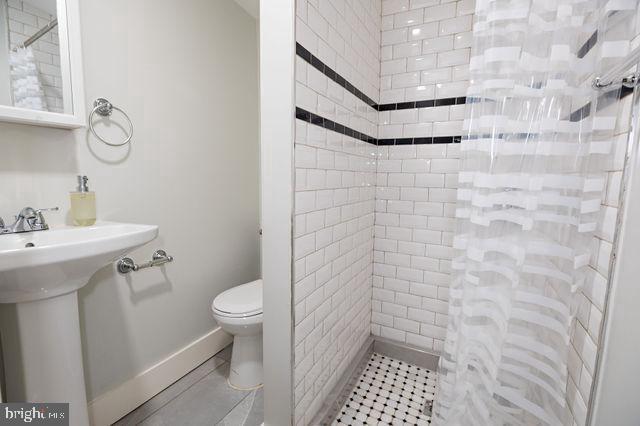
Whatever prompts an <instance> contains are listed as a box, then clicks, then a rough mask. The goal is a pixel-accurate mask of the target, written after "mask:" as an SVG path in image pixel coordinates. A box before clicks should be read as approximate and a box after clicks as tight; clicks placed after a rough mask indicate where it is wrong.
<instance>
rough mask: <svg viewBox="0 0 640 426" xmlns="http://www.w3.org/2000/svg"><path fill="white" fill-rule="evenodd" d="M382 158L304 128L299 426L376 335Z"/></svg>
mask: <svg viewBox="0 0 640 426" xmlns="http://www.w3.org/2000/svg"><path fill="white" fill-rule="evenodd" d="M375 152H376V146H375V145H372V144H369V143H366V142H363V141H360V140H356V139H353V138H351V137H349V136H345V135H341V134H339V133H337V132H334V131H331V130H326V129H324V128H321V127H319V126H316V125H313V124H310V123H307V122H304V121H302V120H296V144H295V164H296V179H295V181H296V187H295V222H294V245H293V253H294V281H295V283H294V287H293V295H294V296H293V297H294V305H295V311H294V322H295V333H294V335H295V337H294V345H295V374H294V386H295V421H296V424H305V425H306V424H310V422H311V419H312V418H313V416H314V415H315V414H316V412H317V411H318V409H319V408H320V406H321V404H322V402H323V401H324V400H325V398H326V396H327V394H328V393H329V391H331V390H332V389H333V387H334V386H335V384H336V381H337V380H338V379H339V378H340V377H341V375H342V374H343V373H344V371H345V369H346V368H347V367H348V366H349V364H350V363H351V361H352V360H353V359H354V357H355V356H356V354H357V352H358V351H359V350H360V348H361V346H362V345H363V344H364V342H365V341H366V339H367V338H368V336H369V335H370V323H371V319H370V318H371V280H372V259H373V221H374V204H375V179H376V173H375Z"/></svg>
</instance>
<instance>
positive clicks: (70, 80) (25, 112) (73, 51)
mask: <svg viewBox="0 0 640 426" xmlns="http://www.w3.org/2000/svg"><path fill="white" fill-rule="evenodd" d="M57 15H58V16H57V17H58V37H59V39H60V68H61V73H62V88H63V100H64V111H65V113H64V114H60V113H56V112H49V111H36V110H30V109H26V108H17V107H14V106H7V105H0V121H5V122H10V123H21V124H34V125H36V126H46V127H58V128H63V129H77V128H79V127H83V126H85V125H86V111H85V98H84V76H83V75H84V74H83V71H82V46H81V41H80V40H81V32H80V2H79V0H58V2H57Z"/></svg>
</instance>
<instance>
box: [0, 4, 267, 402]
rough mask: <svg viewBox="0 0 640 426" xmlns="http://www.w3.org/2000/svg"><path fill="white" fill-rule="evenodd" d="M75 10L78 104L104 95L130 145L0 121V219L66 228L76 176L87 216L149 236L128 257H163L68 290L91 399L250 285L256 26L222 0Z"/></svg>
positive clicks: (179, 343) (199, 330)
mask: <svg viewBox="0 0 640 426" xmlns="http://www.w3.org/2000/svg"><path fill="white" fill-rule="evenodd" d="M80 7H81V25H82V36H83V37H82V45H83V54H84V68H85V80H86V95H87V99H86V105H87V106H89V105H90V103H91V102H92V101H93V99H95V98H96V97H98V96H104V97H107V98H108V99H110V100H111V101H113V102H114V104H115V105H117V106H120V107H122V108H123V109H124V110H125V111H127V113H128V114H129V115H130V117H131V119H132V121H133V123H134V125H135V134H134V138H133V141H132V145H131V146H130V147H129V148H120V149H116V148H110V147H107V146H105V145H102V144H100V143H99V142H97V141H96V140H95V139H94V138H93V137H89V136H88V134H87V131H86V129H80V130H78V131H74V132H72V131H68V130H58V129H49V128H44V127H29V126H23V125H14V124H4V123H3V124H0V216H2V217H3V218H5V219H8V218H11V217H12V216H13V215H14V214H16V213H17V212H18V210H19V209H20V208H22V207H24V206H26V205H31V206H34V207H48V206H60V207H61V208H62V212H61V213H51V214H48V215H47V219H48V220H49V221H50V223H52V224H60V223H64V222H69V219H68V211H69V194H68V192H69V191H70V190H72V189H73V188H74V186H75V175H76V174H78V173H82V174H86V175H88V176H89V178H90V185H91V189H92V190H95V191H96V193H97V200H98V201H97V205H98V216H99V218H100V219H103V220H113V221H122V222H137V223H151V224H157V225H159V226H160V236H159V237H158V239H157V240H156V241H154V242H152V243H151V244H149V245H147V246H145V247H143V248H141V249H138V250H136V251H135V252H134V253H133V255H132V257H133V258H134V259H136V260H138V261H146V260H148V259H149V258H150V256H151V254H152V253H153V251H154V250H155V249H158V248H164V249H165V250H167V252H168V253H169V254H171V255H173V256H174V257H175V261H174V262H173V263H172V264H170V265H168V266H167V267H166V268H165V269H164V270H163V269H160V268H156V269H153V270H147V271H142V272H138V273H134V274H131V275H128V276H126V277H125V276H122V275H119V274H117V273H116V272H115V269H114V267H113V266H109V267H106V268H104V269H102V270H100V271H99V272H98V273H97V274H96V275H95V276H94V277H93V279H92V280H91V282H90V283H89V284H88V285H87V286H86V287H85V288H84V289H83V290H82V291H81V292H80V315H81V325H82V343H83V346H84V362H85V374H86V381H87V392H88V399H89V400H92V399H94V398H95V397H97V396H99V395H101V394H103V393H104V392H106V391H108V390H110V389H113V388H115V387H117V386H118V385H119V384H121V383H123V382H125V381H126V380H127V379H130V378H132V377H133V376H135V375H136V374H138V373H140V372H141V371H143V370H145V369H146V368H147V367H149V366H151V365H153V364H155V363H156V362H157V361H159V360H161V359H164V358H165V357H166V356H168V355H169V354H171V353H173V352H175V351H177V350H178V349H180V348H182V347H184V346H186V345H187V344H189V343H190V342H192V341H194V340H196V339H197V338H198V337H200V336H203V335H204V334H206V333H207V332H209V331H210V330H212V329H213V328H214V327H216V324H215V323H214V320H213V318H212V316H211V311H210V304H211V301H212V299H213V298H214V297H215V296H216V295H217V294H219V293H220V292H222V291H223V290H225V289H227V288H229V287H231V286H234V285H236V284H241V283H244V282H247V281H251V280H253V279H255V278H257V277H259V273H260V271H259V235H258V228H259V224H258V187H259V186H258V185H259V177H258V158H259V154H258V72H257V67H258V65H257V57H258V55H257V34H256V22H255V20H254V19H253V18H252V17H251V16H249V15H248V14H247V13H246V12H245V11H244V10H243V9H241V8H240V7H239V6H238V5H237V4H236V3H235V2H234V1H233V0H224V1H206V0H187V1H181V2H176V1H169V0H155V1H151V0H145V1H137V2H129V1H125V0H113V1H109V2H104V1H99V0H87V1H83V2H81V5H80ZM114 118H115V119H118V117H117V116H115V117H114ZM120 120H122V119H120ZM120 122H121V123H124V121H120ZM99 129H100V131H102V132H104V135H106V136H107V137H110V138H113V139H114V140H117V138H121V137H123V136H122V134H121V133H120V132H119V131H118V130H117V129H116V128H115V126H112V128H111V129H107V128H105V127H102V126H99Z"/></svg>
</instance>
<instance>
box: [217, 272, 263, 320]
mask: <svg viewBox="0 0 640 426" xmlns="http://www.w3.org/2000/svg"><path fill="white" fill-rule="evenodd" d="M212 308H213V309H215V310H216V311H219V312H223V313H227V314H229V315H242V316H247V315H255V314H259V313H262V280H255V281H252V282H250V283H247V284H242V285H239V286H236V287H231V288H230V289H229V290H227V291H224V292H222V293H220V294H219V295H218V296H217V297H216V298H215V299H213V304H212Z"/></svg>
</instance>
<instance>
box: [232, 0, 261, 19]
mask: <svg viewBox="0 0 640 426" xmlns="http://www.w3.org/2000/svg"><path fill="white" fill-rule="evenodd" d="M235 2H236V3H238V4H239V5H240V6H241V7H242V8H243V9H244V10H246V11H247V13H248V14H249V15H251V16H253V17H254V18H256V19H259V18H260V0H235Z"/></svg>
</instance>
